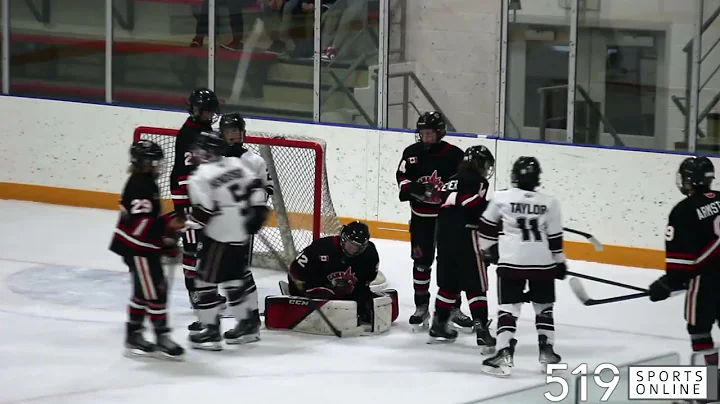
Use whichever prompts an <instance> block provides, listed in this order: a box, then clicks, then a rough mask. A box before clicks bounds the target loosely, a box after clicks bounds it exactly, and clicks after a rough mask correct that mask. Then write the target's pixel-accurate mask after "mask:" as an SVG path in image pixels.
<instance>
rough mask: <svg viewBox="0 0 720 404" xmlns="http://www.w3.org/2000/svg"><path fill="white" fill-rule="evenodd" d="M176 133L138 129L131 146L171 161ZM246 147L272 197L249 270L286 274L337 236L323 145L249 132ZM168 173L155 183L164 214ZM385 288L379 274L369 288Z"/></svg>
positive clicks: (167, 203) (167, 201)
mask: <svg viewBox="0 0 720 404" xmlns="http://www.w3.org/2000/svg"><path fill="white" fill-rule="evenodd" d="M177 133H178V131H177V130H175V129H167V128H153V127H146V126H141V127H138V128H137V129H135V132H134V135H133V141H137V140H140V139H147V140H151V141H153V142H155V143H157V144H158V145H160V147H161V148H162V149H163V152H164V153H165V160H166V161H167V162H170V163H171V162H173V161H174V160H175V137H176V136H177ZM245 145H246V147H248V148H249V149H250V150H252V151H253V152H255V153H257V154H259V155H260V156H261V157H262V158H263V159H264V160H265V163H266V164H267V166H268V170H269V171H270V176H271V177H272V179H273V182H274V185H275V192H274V195H273V196H272V197H271V201H270V204H271V208H272V213H271V215H270V217H269V218H268V220H267V222H266V224H265V226H264V227H263V229H262V230H260V233H259V234H258V235H257V236H256V237H255V238H254V242H253V249H252V265H253V266H256V267H262V268H269V269H279V270H283V271H287V269H288V266H289V264H290V262H292V260H293V259H294V258H295V257H296V256H297V254H298V252H299V251H302V249H304V248H305V247H307V246H308V245H309V244H310V243H312V242H313V240H315V239H317V238H319V237H324V236H328V235H336V234H338V233H339V232H340V230H341V229H342V225H341V224H340V221H339V219H338V216H337V214H336V213H335V208H334V207H333V203H332V198H331V197H330V187H329V185H328V179H327V172H326V169H325V142H324V141H323V140H321V139H315V138H310V137H303V136H280V135H278V134H275V133H265V132H253V131H248V132H247V136H246V137H245ZM170 171H171V170H170V169H168V170H166V171H165V172H164V173H163V175H162V176H161V178H160V179H159V180H158V185H159V186H160V197H161V198H162V199H163V203H164V205H165V209H166V210H169V209H172V202H171V201H170ZM384 285H385V277H384V275H382V274H380V275H379V276H378V279H376V281H375V282H374V283H373V286H375V287H381V286H384Z"/></svg>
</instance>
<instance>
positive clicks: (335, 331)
mask: <svg viewBox="0 0 720 404" xmlns="http://www.w3.org/2000/svg"><path fill="white" fill-rule="evenodd" d="M255 236H257V237H259V238H260V241H262V242H263V244H265V245H266V246H267V247H270V246H271V244H270V242H269V241H268V239H267V237H265V235H264V234H263V233H262V232H261V231H259V232H257V234H255ZM269 249H270V253H271V254H272V255H273V256H274V257H275V259H276V260H278V261H280V262H281V263H283V264H284V265H285V266H286V267H287V268H290V264H288V263H287V262H286V261H285V258H284V257H283V256H282V255H280V253H279V252H278V251H276V250H274V249H273V248H269ZM300 298H301V299H303V300H306V301H307V302H308V306H310V308H311V309H312V310H313V311H315V312H317V314H318V315H319V316H320V318H322V320H323V321H324V322H325V324H327V326H328V328H330V331H331V332H332V333H333V334H335V336H336V337H338V338H342V337H352V336H356V335H360V334H362V333H363V332H364V331H365V327H363V326H358V327H355V328H351V329H349V330H345V331H340V330H338V329H337V327H335V324H333V323H332V321H330V319H329V318H328V317H327V315H326V314H325V313H324V312H323V311H322V310H321V308H320V307H318V305H317V303H315V300H314V299H310V298H307V297H300Z"/></svg>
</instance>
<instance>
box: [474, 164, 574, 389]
mask: <svg viewBox="0 0 720 404" xmlns="http://www.w3.org/2000/svg"><path fill="white" fill-rule="evenodd" d="M540 173H541V170H540V163H539V162H538V160H537V159H536V158H535V157H520V158H519V159H517V161H515V163H514V164H513V167H512V174H511V178H512V188H510V189H507V190H502V191H497V192H495V195H494V197H493V200H492V201H490V204H489V205H488V207H487V209H486V210H485V212H484V213H483V215H482V218H481V219H480V226H479V230H480V245H481V247H482V249H483V250H484V251H485V252H486V254H488V255H492V254H493V252H495V254H496V257H497V276H498V304H499V307H498V323H497V349H498V351H497V354H496V355H495V356H493V357H491V358H488V359H486V360H485V361H483V367H482V370H483V372H486V373H489V374H493V375H499V376H507V375H509V374H510V372H511V370H512V367H513V354H514V351H515V345H516V343H517V340H516V339H515V338H514V336H515V330H516V329H517V319H518V317H519V316H520V309H521V307H522V304H523V303H524V302H528V301H529V302H532V304H533V308H534V309H535V328H536V329H537V333H538V348H539V361H540V363H541V364H543V366H544V365H547V364H548V363H558V362H560V360H561V358H560V355H558V354H556V353H555V351H554V350H553V343H554V334H555V325H554V320H553V305H554V303H555V279H564V278H565V275H566V272H567V266H566V264H565V254H564V253H563V248H562V247H563V236H562V233H563V224H562V215H561V212H560V204H559V203H558V201H557V200H556V199H555V198H554V197H552V196H550V195H547V194H543V193H541V192H538V191H535V189H536V188H537V187H538V186H539V185H540ZM498 234H499V236H498ZM526 285H527V286H528V287H529V291H528V292H525V286H526Z"/></svg>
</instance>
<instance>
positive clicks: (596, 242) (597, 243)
mask: <svg viewBox="0 0 720 404" xmlns="http://www.w3.org/2000/svg"><path fill="white" fill-rule="evenodd" d="M588 241H590V243H592V245H593V247H595V250H597V251H602V250H604V247H603V245H602V243H601V242H600V241H599V240H598V239H596V238H595V237H588Z"/></svg>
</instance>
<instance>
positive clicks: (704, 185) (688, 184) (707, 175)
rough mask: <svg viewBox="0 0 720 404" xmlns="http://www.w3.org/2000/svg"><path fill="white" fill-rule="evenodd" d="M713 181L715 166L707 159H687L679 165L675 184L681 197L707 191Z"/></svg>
mask: <svg viewBox="0 0 720 404" xmlns="http://www.w3.org/2000/svg"><path fill="white" fill-rule="evenodd" d="M714 179H715V166H714V165H713V163H712V161H710V159H709V158H707V157H688V158H686V159H685V160H683V162H682V163H680V167H679V168H678V172H677V176H676V179H675V184H676V185H677V187H678V189H679V190H680V192H682V193H683V195H688V194H690V193H691V192H693V191H700V192H703V191H707V190H708V189H710V186H711V185H712V182H713V180H714Z"/></svg>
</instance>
